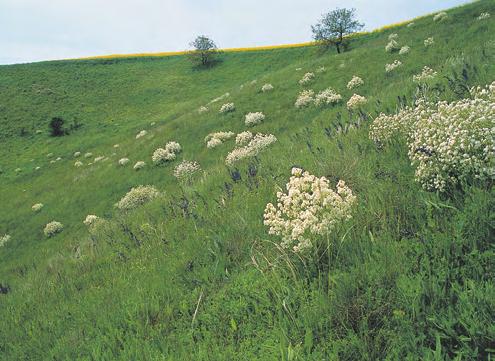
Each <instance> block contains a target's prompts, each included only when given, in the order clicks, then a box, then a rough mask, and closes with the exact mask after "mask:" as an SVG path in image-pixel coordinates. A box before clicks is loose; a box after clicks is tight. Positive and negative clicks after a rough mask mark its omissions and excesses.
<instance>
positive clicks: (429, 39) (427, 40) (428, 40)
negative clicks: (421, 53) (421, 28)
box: [424, 38, 435, 48]
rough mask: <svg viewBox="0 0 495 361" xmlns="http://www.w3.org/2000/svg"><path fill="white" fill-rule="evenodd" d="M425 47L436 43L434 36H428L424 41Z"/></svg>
mask: <svg viewBox="0 0 495 361" xmlns="http://www.w3.org/2000/svg"><path fill="white" fill-rule="evenodd" d="M424 43H425V47H427V48H429V47H430V46H432V45H434V44H435V39H434V38H427V39H425V41H424Z"/></svg>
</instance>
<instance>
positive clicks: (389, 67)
mask: <svg viewBox="0 0 495 361" xmlns="http://www.w3.org/2000/svg"><path fill="white" fill-rule="evenodd" d="M401 66H402V62H401V61H400V60H394V62H393V63H392V64H385V72H387V73H390V72H392V71H394V70H395V69H397V68H399V67H401Z"/></svg>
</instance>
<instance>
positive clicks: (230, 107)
mask: <svg viewBox="0 0 495 361" xmlns="http://www.w3.org/2000/svg"><path fill="white" fill-rule="evenodd" d="M233 111H235V104H234V103H226V104H224V105H222V107H221V108H220V113H221V114H226V113H231V112H233Z"/></svg>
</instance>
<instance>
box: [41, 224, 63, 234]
mask: <svg viewBox="0 0 495 361" xmlns="http://www.w3.org/2000/svg"><path fill="white" fill-rule="evenodd" d="M63 229H64V225H63V224H62V223H60V222H57V221H52V222H50V223H48V224H47V225H46V226H45V229H44V230H43V233H44V234H45V236H47V237H52V236H54V235H56V234H57V233H60V232H62V230H63Z"/></svg>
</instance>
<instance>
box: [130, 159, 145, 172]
mask: <svg viewBox="0 0 495 361" xmlns="http://www.w3.org/2000/svg"><path fill="white" fill-rule="evenodd" d="M145 166H146V163H145V162H143V161H142V160H140V161H137V162H136V164H134V167H133V168H134V170H140V169H143V168H144V167H145Z"/></svg>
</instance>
